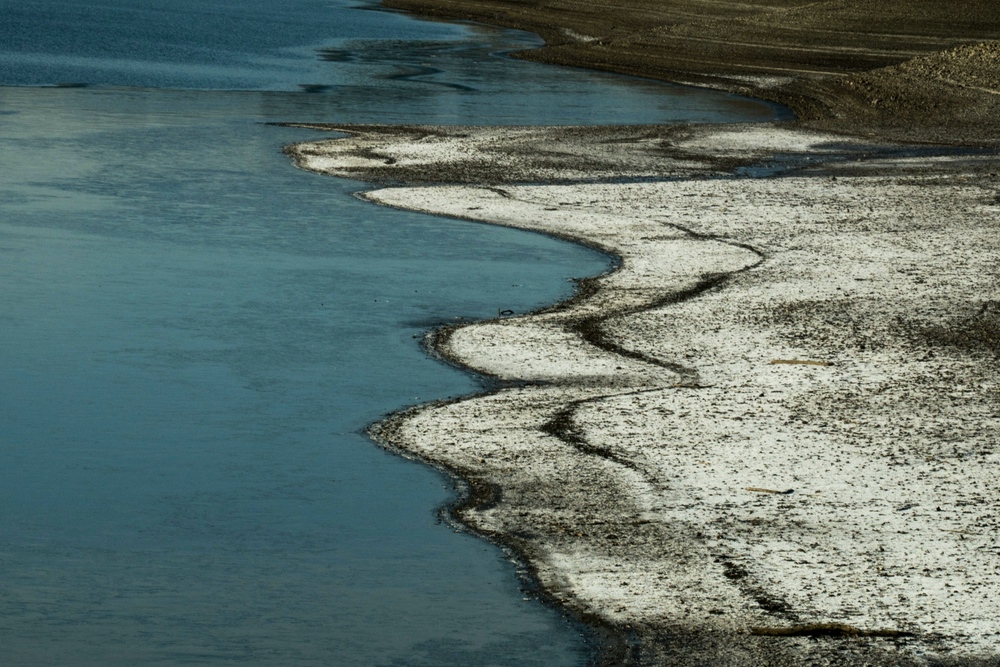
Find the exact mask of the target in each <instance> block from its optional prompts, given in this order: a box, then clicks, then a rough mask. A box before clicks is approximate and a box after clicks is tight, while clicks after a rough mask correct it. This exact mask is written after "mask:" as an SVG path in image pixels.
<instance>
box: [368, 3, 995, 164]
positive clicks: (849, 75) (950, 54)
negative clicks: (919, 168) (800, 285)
mask: <svg viewBox="0 0 1000 667" xmlns="http://www.w3.org/2000/svg"><path fill="white" fill-rule="evenodd" d="M383 4H384V5H386V6H388V7H392V8H397V9H405V10H410V11H414V12H418V13H420V14H422V15H429V16H439V17H447V18H461V19H471V20H475V21H481V22H485V23H490V24H493V25H501V26H507V27H514V28H521V29H525V30H530V31H532V32H536V33H539V34H541V35H542V36H543V37H544V39H545V41H546V46H545V47H543V48H541V49H537V50H532V51H526V52H522V53H520V54H518V55H519V56H520V57H523V58H526V59H530V60H536V61H541V62H549V63H555V64H562V65H572V66H578V67H590V68H594V69H603V70H608V71H614V72H620V73H625V74H633V75H638V76H644V77H650V78H654V79H660V80H666V81H675V82H680V83H694V84H699V85H708V86H713V87H718V88H722V89H725V90H729V91H733V92H739V93H743V94H748V95H751V96H754V97H760V98H764V99H768V100H773V101H776V102H780V103H782V104H786V105H788V106H789V107H791V108H792V109H793V110H794V111H795V112H796V114H797V115H798V117H799V118H800V119H801V121H802V122H803V123H804V124H805V125H806V126H808V127H812V128H815V129H823V130H826V131H833V132H844V133H851V134H872V135H873V136H879V137H881V138H885V139H892V140H897V141H899V140H905V141H921V142H939V143H940V142H945V143H953V144H966V145H986V144H989V145H995V144H997V143H998V142H1000V124H997V123H995V118H996V113H997V110H998V108H997V104H998V100H997V90H998V89H1000V68H998V67H997V66H996V58H997V56H996V53H997V46H996V44H995V43H988V44H985V45H983V46H981V47H976V48H960V49H957V50H956V47H967V46H969V45H974V44H978V43H981V42H994V41H995V40H998V39H1000V12H998V11H997V8H996V4H995V2H994V1H993V0H964V1H962V2H941V1H940V0H909V1H907V2H887V1H885V0H747V1H745V2H718V1H717V0H672V1H671V2H662V1H660V0H605V1H603V2H592V1H591V0H383ZM941 52H944V53H941ZM937 54H940V55H937ZM908 61H912V62H910V64H909V65H904V66H902V67H899V66H900V65H901V64H903V63H907V62H908ZM970 72H971V73H974V76H972V75H970Z"/></svg>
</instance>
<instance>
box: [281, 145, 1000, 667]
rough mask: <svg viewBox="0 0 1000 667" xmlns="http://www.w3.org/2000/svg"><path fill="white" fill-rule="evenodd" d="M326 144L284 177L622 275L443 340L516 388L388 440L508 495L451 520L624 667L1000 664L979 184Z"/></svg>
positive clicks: (428, 411) (981, 173)
mask: <svg viewBox="0 0 1000 667" xmlns="http://www.w3.org/2000/svg"><path fill="white" fill-rule="evenodd" d="M323 129H334V128H329V127H325V128H323ZM335 129H339V130H344V131H347V132H351V133H354V135H355V136H353V137H350V138H347V139H339V140H332V141H318V142H314V143H311V144H300V145H298V146H293V147H290V148H289V149H288V152H289V154H290V155H291V156H292V157H293V159H295V161H296V164H298V165H299V166H300V167H302V168H305V169H311V170H314V171H318V172H320V173H327V174H331V175H341V176H350V177H352V178H360V179H365V180H381V181H383V182H401V181H406V180H407V179H409V178H410V177H411V176H412V175H414V174H421V173H424V174H426V173H427V172H425V171H424V167H425V166H427V167H431V168H432V170H433V171H432V172H431V173H432V174H433V178H430V179H429V178H428V177H426V176H425V177H424V178H423V179H420V181H419V182H421V183H423V184H422V185H417V186H413V185H409V186H405V187H389V188H383V189H380V190H375V191H372V192H368V193H365V194H364V195H363V196H364V197H365V198H366V199H369V200H371V201H373V202H375V203H379V204H382V205H387V206H395V207H401V208H407V209H411V210H418V211H425V212H430V213H435V214H439V215H447V216H451V217H458V218H464V219H469V220H476V221H484V222H490V223H493V224H502V225H510V226H515V227H520V228H525V229H532V230H536V231H540V232H544V233H548V234H553V235H557V236H561V237H565V238H571V239H575V240H578V241H580V242H583V243H587V244H589V245H592V246H595V247H598V248H601V249H603V250H605V251H608V252H611V253H614V254H615V255H617V256H618V257H620V258H621V263H620V266H619V267H618V268H617V270H616V271H614V272H613V273H610V274H608V275H605V276H601V277H598V278H595V279H591V280H590V281H588V282H587V290H586V291H585V292H583V293H582V294H581V295H579V296H578V297H577V298H576V299H573V300H571V301H570V302H567V303H565V304H561V305H559V306H556V307H553V308H550V309H547V310H544V311H541V312H539V313H535V314H532V315H528V316H522V317H515V318H504V319H499V320H494V321H489V322H480V323H474V324H470V325H468V326H463V327H457V328H453V329H450V330H449V331H448V332H447V335H443V336H440V337H438V338H437V339H436V343H435V345H436V349H437V351H438V352H439V353H440V354H442V355H443V356H445V357H447V358H448V359H450V360H452V361H454V362H456V363H461V364H463V365H465V366H467V367H469V368H471V369H473V370H476V371H478V372H481V373H484V374H487V375H489V376H491V377H494V378H496V379H498V380H501V381H507V382H508V383H509V384H508V385H507V386H503V387H502V388H500V389H499V390H497V391H495V392H493V393H490V394H487V395H482V396H476V397H471V398H468V399H465V400H461V401H456V402H451V403H446V404H437V405H431V406H426V407H424V408H420V409H416V410H412V411H409V412H407V413H405V414H403V415H400V416H397V417H395V418H394V419H392V420H391V422H390V424H391V428H386V429H382V430H379V429H376V435H377V436H378V437H381V438H383V439H384V440H385V441H386V442H387V443H388V444H390V445H391V446H393V447H397V448H400V449H402V450H405V451H407V452H409V453H411V454H412V455H415V456H418V457H420V458H422V459H424V460H427V461H430V462H433V463H435V464H437V465H439V466H442V467H444V468H447V469H449V470H452V471H453V472H456V473H458V474H460V475H462V476H463V477H465V478H467V479H470V480H475V486H476V488H481V489H491V490H493V492H491V493H489V494H485V495H484V494H478V495H477V494H473V495H472V496H470V498H471V500H470V502H468V503H466V504H464V505H461V506H460V507H458V508H457V509H456V515H457V518H458V519H459V520H460V521H462V522H463V523H465V524H466V525H468V526H470V527H472V528H473V529H474V530H477V531H479V532H481V533H482V534H484V535H488V536H490V537H491V538H492V539H495V540H497V541H500V542H503V543H505V544H508V545H510V546H511V547H512V548H514V549H516V550H517V551H518V552H519V553H521V554H522V555H523V557H524V558H525V560H526V562H528V563H530V566H531V569H532V571H533V572H534V574H535V576H536V578H537V580H538V582H539V585H540V587H541V588H542V589H543V590H544V591H546V594H547V595H548V596H549V598H550V599H551V600H553V601H555V602H557V603H558V604H561V605H563V606H564V607H565V608H566V609H568V610H570V611H571V612H572V613H574V614H576V615H578V616H579V617H580V618H583V619H586V620H587V621H588V622H591V623H594V624H598V625H600V626H603V627H605V628H609V629H610V630H611V631H612V632H614V633H615V634H616V636H617V637H619V639H620V641H618V642H617V643H616V644H614V651H613V652H612V653H609V654H608V655H606V656H605V662H606V663H607V664H624V665H661V664H662V665H667V664H669V665H681V666H684V665H705V664H711V665H775V666H778V665H813V664H830V665H856V664H857V665H860V664H870V665H929V664H956V665H986V664H997V662H998V653H997V646H998V645H1000V621H998V620H997V615H996V613H995V600H997V599H1000V544H998V543H997V542H996V535H997V528H998V517H1000V501H998V498H1000V476H998V474H997V471H998V465H1000V450H998V449H997V442H998V430H1000V380H998V373H997V371H998V370H1000V369H998V365H1000V360H998V351H1000V339H998V336H1000V305H998V304H1000V260H998V259H997V258H998V257H1000V247H998V246H1000V199H998V196H1000V180H998V177H997V173H996V170H997V168H998V165H997V161H996V158H995V156H994V155H992V154H989V153H970V152H963V151H947V150H945V151H941V152H939V153H932V152H920V153H919V154H913V153H909V152H906V151H903V152H900V151H899V150H898V149H897V148H894V147H891V146H887V145H883V144H878V143H866V142H863V141H860V140H856V141H853V142H845V141H844V140H843V139H842V138H840V137H836V136H830V135H823V134H819V133H816V132H807V131H803V130H801V129H790V128H787V127H776V126H766V125H765V126H733V127H715V128H705V127H701V128H698V127H687V128H683V129H674V128H659V129H656V128H593V129H590V130H587V129H584V128H555V129H549V130H546V129H544V128H531V129H527V128H526V129H523V130H517V131H513V132H512V131H509V130H508V129H506V128H504V129H490V128H428V127H405V128H395V129H392V128H386V127H382V126H367V127H358V126H349V127H341V126H338V127H337V128H335ZM529 144H530V145H537V146H540V147H542V148H543V149H544V150H542V151H540V152H538V153H533V152H532V151H531V150H526V149H525V145H529ZM545 147H549V148H553V150H551V151H550V150H547V149H545ZM555 147H558V150H555ZM536 155H537V156H539V157H538V161H537V162H533V156H536ZM553 155H557V159H553ZM495 160H501V161H506V162H504V164H503V166H502V168H501V169H497V168H495ZM616 160H619V161H620V164H618V165H616V163H615V161H616ZM595 164H599V165H600V166H599V168H597V169H596V170H595V171H593V172H591V171H590V169H591V167H593V165H595ZM491 165H493V166H491ZM734 167H736V168H738V169H739V170H740V173H751V174H752V173H758V170H765V171H768V173H774V172H775V170H777V172H778V173H777V175H774V176H772V177H770V178H748V177H739V176H735V175H733V174H732V173H729V172H727V169H733V168H734ZM765 167H766V169H764V168H765ZM629 169H631V170H632V172H630V173H632V175H633V176H634V177H635V178H633V179H632V180H631V182H621V181H620V180H616V179H614V178H613V175H614V174H615V173H618V170H623V171H624V170H629ZM644 170H646V171H645V173H644ZM540 174H544V178H545V179H546V180H549V181H551V182H550V183H548V184H544V185H541V184H526V183H518V182H516V181H517V179H518V178H523V179H524V180H527V181H536V180H538V179H539V175H540ZM588 174H589V176H588ZM665 175H667V176H669V177H667V178H664V176H665ZM427 180H435V181H438V184H428V183H427V182H426V181H427ZM445 183H446V184H445ZM956 258H960V260H959V261H956Z"/></svg>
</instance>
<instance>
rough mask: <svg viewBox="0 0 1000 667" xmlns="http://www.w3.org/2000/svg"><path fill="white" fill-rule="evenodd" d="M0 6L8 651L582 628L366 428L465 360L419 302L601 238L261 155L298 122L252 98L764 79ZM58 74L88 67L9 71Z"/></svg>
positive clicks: (3, 603) (70, 661) (495, 287)
mask: <svg viewBox="0 0 1000 667" xmlns="http://www.w3.org/2000/svg"><path fill="white" fill-rule="evenodd" d="M206 7H210V8H211V9H210V10H209V9H206ZM0 11H2V13H3V15H4V16H5V18H8V19H9V20H7V21H5V22H4V23H3V24H2V25H0V36H2V37H3V38H2V39H0V44H5V45H8V46H6V47H4V50H3V51H2V52H0V76H2V78H0V83H4V84H7V85H8V87H0V287H2V289H0V341H2V342H0V507H2V509H3V512H2V514H0V564H2V568H3V572H4V576H3V577H2V579H0V646H2V647H3V654H4V662H5V663H6V664H14V665H62V664H64V665H135V664H144V665H145V664H150V665H152V664H164V665H182V664H221V663H234V662H235V663H245V664H254V665H289V664H294V665H313V664H316V665H320V664H322V665H473V664H474V665H514V664H524V665H574V664H583V663H584V662H585V661H586V658H587V656H588V655H589V651H590V646H589V644H588V642H587V640H586V638H584V637H583V636H581V634H580V628H578V627H577V626H575V625H574V624H572V623H571V622H569V621H567V620H566V619H564V618H562V617H561V616H560V615H559V614H558V613H557V612H556V611H554V610H551V609H547V608H545V607H543V606H542V605H540V604H538V603H536V602H530V601H525V600H524V599H523V598H524V597H525V596H524V594H523V593H522V592H521V590H520V588H519V582H518V579H517V577H516V574H515V571H514V567H513V566H512V565H511V564H510V563H509V562H507V561H506V560H505V558H504V556H503V554H502V553H501V552H500V551H499V550H497V549H496V548H494V547H492V546H490V545H488V544H485V543H483V542H481V541H479V540H477V539H474V538H472V537H470V536H468V535H464V534H459V533H455V532H453V531H452V530H450V529H449V528H448V526H446V525H444V524H442V523H441V522H440V521H439V520H438V519H437V514H436V510H437V508H438V507H440V506H441V505H442V504H443V503H445V502H446V501H447V500H448V499H449V498H450V497H451V496H452V489H451V485H450V483H449V482H448V480H447V479H445V478H444V477H443V476H441V475H439V474H438V473H436V472H434V471H432V470H429V469H427V468H426V467H423V466H421V465H418V464H415V463H411V462H409V461H406V460H404V459H401V458H398V457H395V456H392V455H390V454H387V453H385V452H383V451H381V450H379V449H378V448H376V447H375V446H373V445H372V443H371V442H370V441H369V440H367V438H366V437H365V436H364V435H363V429H364V427H365V426H366V425H367V424H369V423H370V422H372V421H373V420H375V419H377V418H379V417H380V416H381V415H384V414H386V413H388V412H391V411H393V410H396V409H398V408H400V407H402V406H404V405H409V404H414V403H419V402H422V401H426V400H430V399H434V398H439V397H443V396H449V395H458V394H462V393H467V392H471V391H475V390H476V389H477V388H478V384H477V381H476V380H475V379H474V378H471V377H470V376H468V375H466V374H464V373H461V372H459V371H457V370H455V369H453V368H451V367H448V366H445V365H442V364H439V363H436V362H434V361H432V360H430V359H429V358H427V356H426V355H425V354H424V352H423V350H422V349H421V347H420V341H419V338H420V336H421V334H422V332H423V331H425V330H426V329H427V327H429V326H431V325H432V324H433V323H435V322H442V321H453V320H454V319H455V318H458V317H466V318H482V317H490V316H492V315H495V314H496V312H497V311H498V310H499V309H508V308H510V309H513V310H516V311H525V310H528V309H531V308H536V307H539V306H541V305H542V304H546V303H550V302H552V301H555V300H557V299H560V298H563V297H565V296H567V295H568V294H569V293H570V292H571V290H572V286H573V285H572V282H570V281H569V280H568V278H570V277H580V276H584V275H592V274H595V273H598V272H600V271H602V270H604V269H605V268H606V267H607V266H608V260H607V258H605V257H603V256H601V255H599V254H597V253H594V252H591V251H589V250H586V249H584V248H580V247H578V246H574V245H570V244H567V243H563V242H559V241H555V240H553V239H549V238H546V237H542V236H538V235H531V234H525V233H521V232H515V231H513V230H508V229H502V228H494V227H489V226H484V225H474V224H470V223H466V222H457V221H450V220H445V219H439V218H432V217H428V216H420V215H415V214H408V213H404V212H400V211H391V210H387V209H381V208H377V207H374V206H371V205H369V204H366V203H363V202H361V201H358V200H356V199H354V198H353V197H351V196H350V195H351V193H352V192H353V191H355V190H357V189H358V188H359V187H360V184H358V183H352V182H348V181H341V180H335V179H326V178H321V177H317V176H314V175H310V174H306V173H303V172H299V171H296V170H295V169H293V168H292V167H291V166H290V165H289V163H288V160H287V159H286V158H285V157H284V156H283V155H281V153H280V147H281V145H282V144H285V143H289V142H291V141H296V140H302V139H308V138H312V137H314V136H316V135H315V134H313V133H309V132H306V131H301V130H292V129H287V128H279V127H274V126H269V125H265V124H264V123H266V122H271V121H279V120H296V121H345V122H346V121H384V122H404V121H405V122H411V121H419V122H462V123H474V122H498V123H530V122H553V123H582V122H612V121H617V120H628V121H630V122H652V121H662V120H670V119H676V118H685V119H687V120H695V119H698V118H700V116H699V115H698V114H703V113H704V114H708V118H706V119H713V120H718V119H720V118H723V117H725V118H727V119H730V120H736V119H740V118H748V117H752V118H756V119H760V118H763V117H766V116H768V115H770V114H773V113H774V111H773V109H771V108H770V107H767V106H766V105H760V104H757V103H746V102H743V101H740V100H737V99H735V98H731V97H728V96H721V95H716V94H701V93H692V92H691V91H688V90H686V89H669V88H664V87H661V86H654V85H652V84H649V83H647V82H640V81H633V80H628V79H618V78H615V77H608V76H605V75H599V74H589V73H586V72H575V71H570V70H555V69H552V68H546V67H542V66H538V65H532V64H529V63H519V62H515V61H511V60H509V59H506V58H501V57H497V56H495V55H491V54H496V53H498V52H502V51H505V50H509V49H511V48H515V47H518V46H521V45H524V44H528V43H531V42H532V40H533V38H531V37H530V36H526V35H523V34H518V33H510V32H502V31H492V30H485V29H479V28H476V29H469V28H467V27H462V26H452V25H447V24H440V23H428V22H420V21H414V20H411V19H407V18H405V17H402V16H399V15H396V14H391V13H386V12H379V11H371V10H366V9H351V8H349V7H348V6H347V5H346V4H340V5H330V3H326V2H323V3H320V2H310V1H307V0H298V1H296V2H287V3H283V4H282V5H280V7H278V8H276V7H275V6H272V5H271V3H266V2H240V3H236V2H235V1H221V0H220V1H218V2H213V3H211V4H210V5H206V4H205V3H180V2H178V3H172V4H171V7H170V9H169V10H167V9H164V8H163V7H162V3H160V4H158V3H152V2H125V1H124V0H122V1H121V2H118V3H105V4H104V5H102V6H100V7H97V8H93V7H90V6H89V5H87V4H85V3H82V2H55V1H44V2H41V1H40V2H36V3H28V4H24V3H12V2H0ZM328 14H329V16H328ZM193 15H194V16H195V18H194V20H192V16H193ZM262 24H263V25H267V26H268V28H267V29H266V30H265V29H262V28H261V26H262ZM192 27H194V28H196V29H195V30H194V31H193V32H190V34H188V32H187V29H189V28H192ZM315 47H323V48H324V49H326V50H325V51H323V52H322V53H321V57H318V56H317V54H318V53H319V52H317V51H316V50H315ZM427 63H433V65H430V64H427ZM59 82H73V83H77V84H87V85H88V86H90V87H84V88H58V87H33V86H37V85H43V84H54V83H59ZM11 84H16V85H17V86H21V87H10V85H11ZM129 86H131V87H129ZM135 86H141V87H135ZM168 88H191V89H201V90H166V89H168ZM220 88H245V89H256V90H246V91H240V92H237V91H228V92H226V91H222V90H218V89H220ZM305 90H310V91H313V92H303V91H305ZM665 91H668V92H665ZM555 100H558V101H559V103H558V104H556V103H554V101H555ZM720 110H721V111H720ZM685 114H686V115H685ZM713 114H714V115H713ZM727 114H728V115H727Z"/></svg>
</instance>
